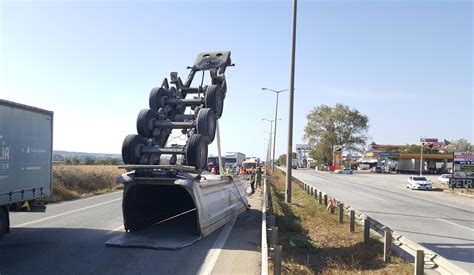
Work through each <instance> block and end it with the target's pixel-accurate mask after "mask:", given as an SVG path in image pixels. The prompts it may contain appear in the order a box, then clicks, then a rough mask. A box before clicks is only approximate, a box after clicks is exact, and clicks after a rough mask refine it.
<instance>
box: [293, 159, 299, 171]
mask: <svg viewBox="0 0 474 275" xmlns="http://www.w3.org/2000/svg"><path fill="white" fill-rule="evenodd" d="M291 168H293V169H298V160H297V159H292V160H291Z"/></svg>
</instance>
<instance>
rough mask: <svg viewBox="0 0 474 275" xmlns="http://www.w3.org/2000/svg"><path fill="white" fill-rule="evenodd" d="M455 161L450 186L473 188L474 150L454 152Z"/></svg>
mask: <svg viewBox="0 0 474 275" xmlns="http://www.w3.org/2000/svg"><path fill="white" fill-rule="evenodd" d="M453 163H454V166H453V177H452V178H451V179H450V180H449V187H450V188H473V187H472V185H473V184H472V183H473V182H474V152H454V153H453Z"/></svg>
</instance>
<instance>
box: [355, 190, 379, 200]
mask: <svg viewBox="0 0 474 275" xmlns="http://www.w3.org/2000/svg"><path fill="white" fill-rule="evenodd" d="M359 193H361V194H362V195H366V196H369V197H371V198H374V199H377V200H381V201H384V200H385V199H382V198H379V197H376V196H373V195H370V194H367V193H365V192H361V191H359Z"/></svg>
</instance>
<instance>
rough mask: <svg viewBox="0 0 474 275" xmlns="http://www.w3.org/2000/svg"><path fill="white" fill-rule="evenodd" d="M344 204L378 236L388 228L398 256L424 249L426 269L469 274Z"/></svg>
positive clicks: (360, 221) (414, 254) (358, 220)
mask: <svg viewBox="0 0 474 275" xmlns="http://www.w3.org/2000/svg"><path fill="white" fill-rule="evenodd" d="M278 169H279V170H280V171H282V172H283V174H286V172H285V171H284V170H282V169H281V168H280V167H278ZM292 178H293V180H295V181H297V182H298V183H300V184H302V185H303V186H305V185H306V186H308V187H310V188H314V189H316V188H315V187H314V186H312V185H311V184H308V183H306V182H304V181H303V180H300V179H298V178H296V177H294V176H292ZM317 191H318V192H321V193H322V195H323V196H324V195H326V196H328V197H334V196H331V195H330V194H328V193H326V192H323V191H322V190H320V189H317ZM336 202H337V204H338V205H339V204H340V203H343V202H341V201H339V200H336ZM343 204H344V213H345V214H346V215H348V216H349V215H350V212H351V210H353V211H354V212H355V214H356V216H355V217H356V222H357V223H358V224H360V225H363V224H364V220H365V219H366V218H369V219H370V229H371V231H372V232H373V233H375V234H376V235H377V236H378V237H379V238H383V236H384V230H386V229H389V230H390V231H391V232H392V236H393V243H392V250H394V251H395V252H397V253H398V254H399V256H400V257H402V258H404V259H405V260H409V257H408V255H410V256H411V257H416V251H417V250H424V251H425V253H424V255H425V265H428V267H427V268H428V269H431V270H434V271H437V272H439V273H440V274H456V275H457V274H469V273H468V272H466V271H464V270H463V269H461V268H459V267H458V266H456V265H454V264H453V263H451V262H450V261H449V260H447V259H446V258H444V257H442V256H440V255H439V254H437V253H436V252H434V251H432V250H430V249H428V248H426V247H424V246H422V245H419V244H417V243H415V242H413V241H411V240H409V239H408V238H406V237H405V236H403V234H401V233H399V232H397V231H393V230H391V229H390V228H389V227H387V226H385V225H384V224H382V223H380V222H378V221H377V220H375V219H373V218H371V217H369V216H367V215H366V214H365V213H363V212H361V211H359V210H357V209H355V208H353V207H351V206H350V205H348V204H345V203H343Z"/></svg>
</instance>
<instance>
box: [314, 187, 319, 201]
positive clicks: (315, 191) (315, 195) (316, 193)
mask: <svg viewBox="0 0 474 275" xmlns="http://www.w3.org/2000/svg"><path fill="white" fill-rule="evenodd" d="M317 197H318V189H316V188H314V198H315V199H316V198H317Z"/></svg>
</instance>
